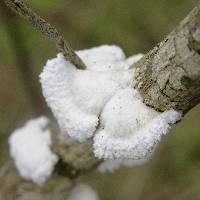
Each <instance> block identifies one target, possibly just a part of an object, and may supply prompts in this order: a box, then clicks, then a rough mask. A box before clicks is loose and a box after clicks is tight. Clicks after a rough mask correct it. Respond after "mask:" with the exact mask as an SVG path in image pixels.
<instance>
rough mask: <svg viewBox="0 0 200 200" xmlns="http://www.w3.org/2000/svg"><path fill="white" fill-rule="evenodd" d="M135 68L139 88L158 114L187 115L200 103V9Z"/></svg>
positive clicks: (145, 100)
mask: <svg viewBox="0 0 200 200" xmlns="http://www.w3.org/2000/svg"><path fill="white" fill-rule="evenodd" d="M133 67H136V87H137V88H138V89H139V91H140V93H141V94H142V96H143V98H144V102H145V103H146V104H147V105H149V106H151V107H153V108H155V109H156V110H159V111H164V110H167V109H170V108H174V109H176V110H182V111H183V112H184V113H186V112H187V111H188V110H190V109H191V108H193V107H194V106H195V105H196V104H198V103H199V101H200V5H198V6H197V7H195V8H194V9H193V10H192V12H191V13H190V14H189V15H188V16H187V17H186V18H185V19H184V20H183V21H182V22H181V23H180V24H179V26H177V27H176V28H175V30H173V31H172V32H171V33H170V34H169V35H168V36H167V37H166V38H165V39H164V40H163V41H162V42H161V43H159V44H158V45H157V46H156V47H155V48H154V49H153V50H152V51H150V52H149V53H148V54H147V55H146V56H145V57H144V58H143V59H141V60H140V61H139V62H138V63H136V64H135V65H133Z"/></svg>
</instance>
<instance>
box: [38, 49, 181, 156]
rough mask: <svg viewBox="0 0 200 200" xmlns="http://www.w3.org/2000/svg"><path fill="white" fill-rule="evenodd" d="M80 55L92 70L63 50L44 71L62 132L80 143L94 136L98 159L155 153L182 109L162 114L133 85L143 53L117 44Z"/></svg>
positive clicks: (46, 94)
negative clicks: (131, 53) (80, 66)
mask: <svg viewBox="0 0 200 200" xmlns="http://www.w3.org/2000/svg"><path fill="white" fill-rule="evenodd" d="M77 54H78V55H79V56H80V57H81V59H82V60H83V61H84V62H85V63H86V65H87V69H86V70H79V69H76V68H75V66H73V65H72V64H71V63H70V62H68V61H66V60H65V59H64V57H63V56H62V55H61V54H58V56H57V58H54V59H52V60H49V61H48V62H47V63H46V65H45V66H44V69H43V72H42V73H41V74H40V81H41V85H42V91H43V95H44V97H45V99H46V101H47V104H48V106H49V107H50V108H51V110H52V111H53V113H54V115H55V117H56V118H57V120H58V123H59V125H60V128H61V130H62V132H63V133H67V134H69V135H70V136H71V137H72V138H74V139H77V140H79V141H80V142H82V141H84V140H86V139H88V138H92V139H93V140H94V143H93V148H94V153H95V156H96V157H98V158H103V159H133V160H140V159H145V158H147V157H149V156H150V155H151V154H152V152H153V150H154V148H155V146H156V144H157V143H158V141H160V139H161V136H162V135H164V134H166V133H167V132H168V130H169V128H170V126H171V124H173V123H175V122H176V121H177V120H179V119H180V117H181V113H180V112H177V111H175V110H168V111H165V112H162V113H160V112H157V111H155V110H154V109H152V108H150V107H148V106H146V105H145V104H144V103H143V99H142V97H141V96H140V94H139V92H138V91H137V90H136V89H134V85H133V83H134V80H133V79H134V73H135V69H134V68H130V65H131V64H133V63H134V62H136V61H137V60H139V59H140V58H141V57H142V55H141V54H139V55H136V56H132V57H130V58H126V57H125V55H124V53H123V51H122V50H121V49H120V48H119V47H117V46H114V45H111V46H109V45H103V46H100V47H95V48H91V49H88V50H82V51H78V52H77Z"/></svg>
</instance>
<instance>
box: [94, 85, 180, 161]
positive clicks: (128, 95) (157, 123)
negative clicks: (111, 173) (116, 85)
mask: <svg viewBox="0 0 200 200" xmlns="http://www.w3.org/2000/svg"><path fill="white" fill-rule="evenodd" d="M180 117H181V114H180V113H179V112H177V111H174V110H168V111H165V112H163V113H160V112H157V111H155V110H154V109H152V108H150V107H148V106H146V105H145V104H144V103H143V102H142V97H141V96H140V94H139V93H138V92H137V90H134V89H132V88H126V89H122V90H120V91H118V92H117V93H116V94H115V96H113V97H112V98H111V99H110V101H109V102H108V103H107V104H106V106H105V107H104V109H103V111H102V114H101V124H100V126H101V127H100V128H99V129H98V131H97V133H96V134H95V136H94V153H95V155H96V156H97V157H98V158H104V159H116V158H117V159H118V158H128V159H143V158H147V157H149V155H151V153H152V151H153V150H154V147H155V145H156V144H157V143H158V142H159V141H160V139H161V136H162V135H164V134H166V133H167V132H168V130H169V128H170V124H173V123H175V122H176V121H177V120H179V119H180Z"/></svg>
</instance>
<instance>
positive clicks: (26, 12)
mask: <svg viewBox="0 0 200 200" xmlns="http://www.w3.org/2000/svg"><path fill="white" fill-rule="evenodd" d="M4 1H5V3H6V5H7V6H8V7H9V8H11V9H12V10H13V11H14V12H16V13H17V14H19V15H20V16H22V17H24V18H25V19H26V20H27V21H29V22H30V23H31V24H33V25H34V26H35V27H36V28H37V29H38V30H39V31H40V32H41V33H43V34H44V35H46V36H47V37H48V38H50V39H52V40H53V41H54V43H55V44H56V46H57V48H58V50H59V51H61V52H62V53H63V55H64V56H65V58H66V60H68V61H70V62H71V63H72V64H74V65H75V66H76V67H77V68H78V69H85V68H86V66H85V64H84V63H83V61H82V60H81V59H80V58H79V56H78V55H77V54H76V53H75V52H74V50H73V49H72V48H71V47H70V45H69V44H68V43H67V42H66V41H65V39H64V38H63V37H62V36H61V35H60V34H59V33H58V31H57V30H56V28H54V27H52V26H51V25H50V24H49V23H47V22H46V21H45V20H44V19H42V18H41V17H40V16H39V15H37V14H36V13H35V12H34V11H33V10H32V9H31V8H30V7H28V6H27V5H26V4H25V3H24V2H23V1H22V0H4Z"/></svg>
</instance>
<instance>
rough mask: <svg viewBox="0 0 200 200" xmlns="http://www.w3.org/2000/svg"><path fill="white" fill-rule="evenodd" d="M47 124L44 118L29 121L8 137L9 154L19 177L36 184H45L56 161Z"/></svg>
mask: <svg viewBox="0 0 200 200" xmlns="http://www.w3.org/2000/svg"><path fill="white" fill-rule="evenodd" d="M48 122H49V120H48V119H47V118H46V117H39V118H36V119H31V120H29V121H28V122H27V123H26V124H25V125H24V126H23V127H21V128H18V129H16V130H15V131H14V132H13V133H12V134H11V136H10V137H9V147H10V154H11V157H12V158H13V159H14V162H15V165H16V167H17V169H18V171H19V173H20V175H21V176H22V177H23V178H24V179H26V180H31V181H33V182H35V183H37V184H42V183H44V182H45V180H46V179H47V178H48V177H49V176H50V175H51V173H52V171H53V169H54V165H55V164H56V162H57V161H58V157H57V156H56V155H55V154H54V153H53V152H52V151H51V149H50V146H51V137H50V134H51V132H50V130H49V129H48V128H47V124H48Z"/></svg>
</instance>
